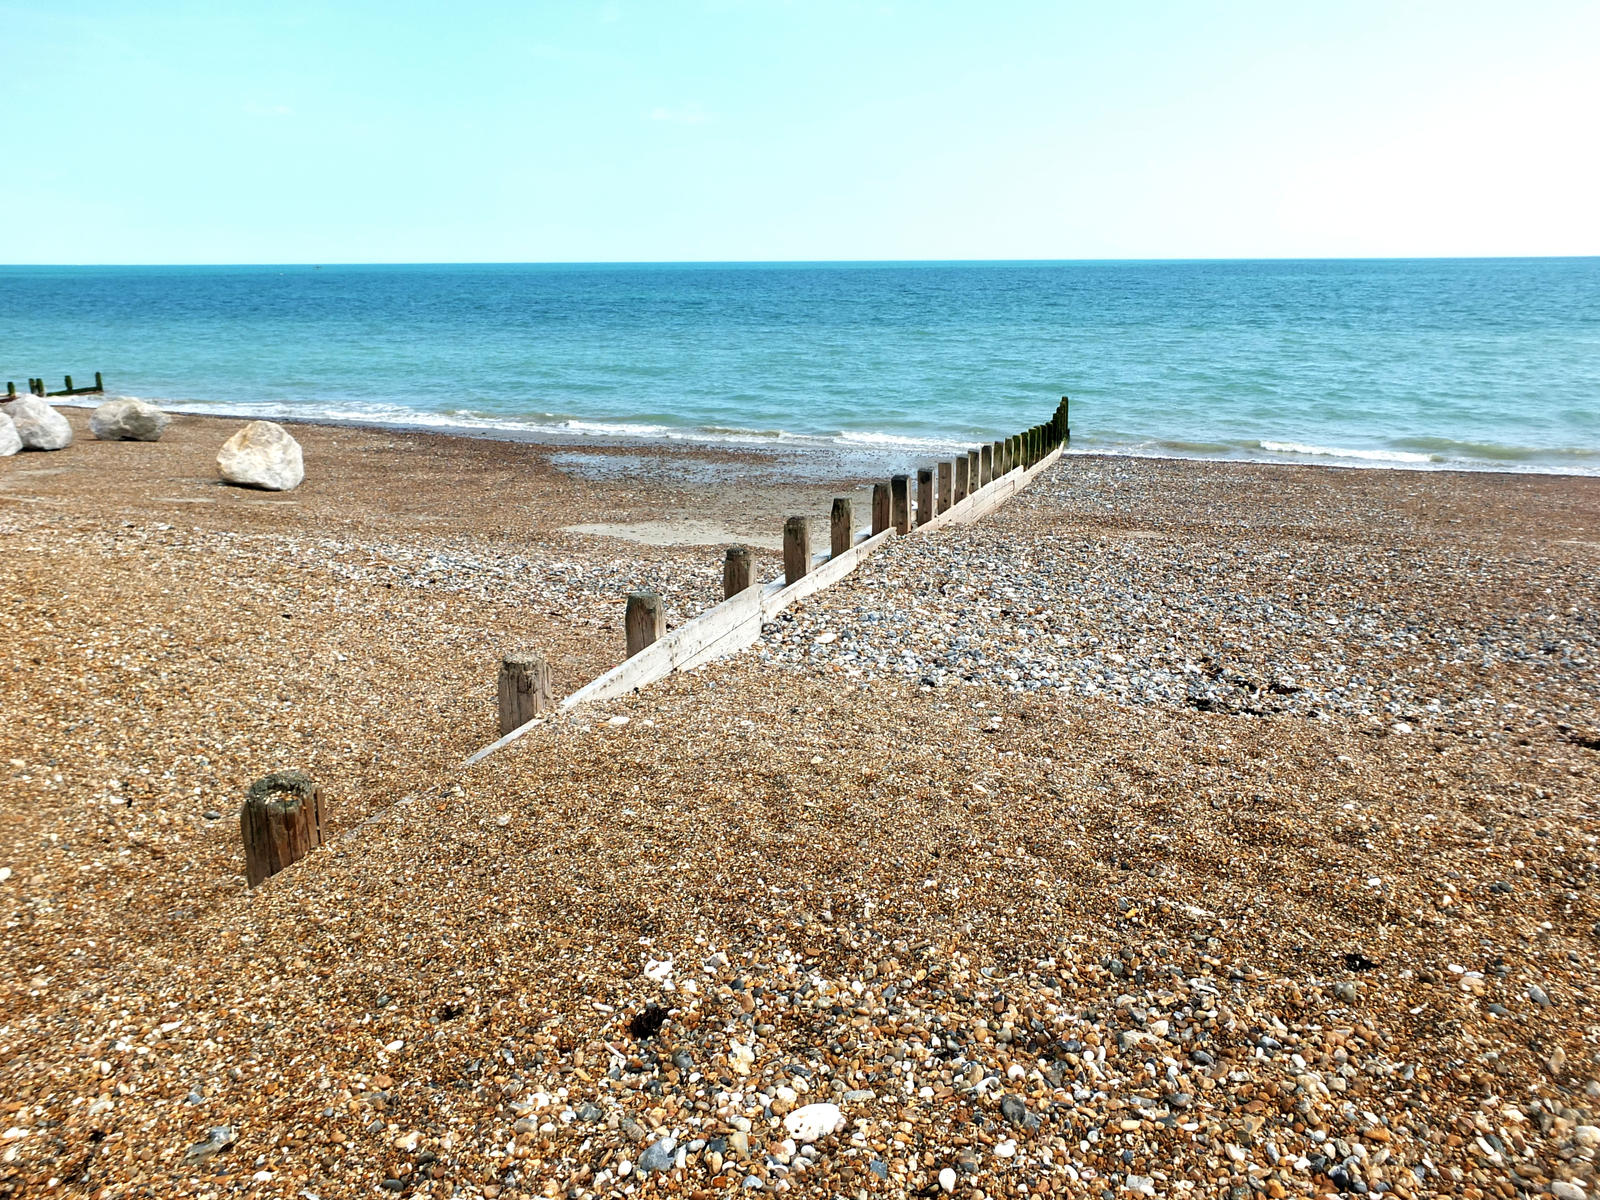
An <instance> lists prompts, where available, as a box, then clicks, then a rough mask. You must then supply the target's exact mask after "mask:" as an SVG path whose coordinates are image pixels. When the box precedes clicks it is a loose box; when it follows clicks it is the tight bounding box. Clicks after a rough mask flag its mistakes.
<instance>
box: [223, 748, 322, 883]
mask: <svg viewBox="0 0 1600 1200" xmlns="http://www.w3.org/2000/svg"><path fill="white" fill-rule="evenodd" d="M239 835H240V837H241V838H243V840H244V877H245V879H246V881H247V882H248V883H249V884H250V886H251V887H255V886H257V885H258V884H260V883H261V882H262V881H263V880H264V879H266V878H267V877H268V876H269V875H276V874H277V873H278V872H279V871H281V870H283V869H284V868H285V867H287V866H291V865H293V864H294V863H296V862H298V861H300V859H302V858H304V857H305V856H306V855H307V854H309V853H310V852H311V851H313V850H315V849H316V848H317V847H318V846H320V845H322V789H321V788H319V787H318V786H317V785H316V784H315V783H312V782H311V777H310V776H309V775H307V774H306V773H305V772H304V771H275V772H273V773H272V774H271V775H267V776H265V777H263V778H261V779H258V780H256V781H255V782H254V783H252V784H251V785H250V790H249V791H248V792H246V793H245V798H244V804H243V805H242V806H241V807H240V809H239Z"/></svg>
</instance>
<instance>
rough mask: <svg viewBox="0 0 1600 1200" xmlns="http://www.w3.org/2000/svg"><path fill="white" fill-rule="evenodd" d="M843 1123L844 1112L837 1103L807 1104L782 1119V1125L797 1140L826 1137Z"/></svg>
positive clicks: (805, 1140)
mask: <svg viewBox="0 0 1600 1200" xmlns="http://www.w3.org/2000/svg"><path fill="white" fill-rule="evenodd" d="M843 1124H844V1113H843V1112H842V1111H841V1110H840V1108H839V1106H838V1105H837V1104H807V1105H806V1106H805V1107H804V1108H797V1109H795V1110H794V1111H793V1112H792V1113H790V1114H789V1115H788V1116H786V1117H785V1118H784V1119H783V1127H784V1128H785V1129H787V1130H788V1131H789V1136H790V1137H792V1138H794V1140H795V1141H797V1142H814V1141H816V1140H817V1139H818V1138H824V1137H827V1136H828V1135H829V1134H830V1133H832V1132H833V1131H834V1130H835V1129H838V1128H839V1126H841V1125H843Z"/></svg>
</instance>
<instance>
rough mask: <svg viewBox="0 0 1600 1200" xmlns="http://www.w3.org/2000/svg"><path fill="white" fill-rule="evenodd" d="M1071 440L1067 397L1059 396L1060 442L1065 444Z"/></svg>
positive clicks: (1070, 422) (1070, 421)
mask: <svg viewBox="0 0 1600 1200" xmlns="http://www.w3.org/2000/svg"><path fill="white" fill-rule="evenodd" d="M1071 440H1072V417H1071V409H1070V407H1069V402H1068V398H1067V397H1066V396H1063V397H1061V444H1062V445H1066V444H1067V443H1068V442H1070V441H1071Z"/></svg>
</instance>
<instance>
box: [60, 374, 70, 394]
mask: <svg viewBox="0 0 1600 1200" xmlns="http://www.w3.org/2000/svg"><path fill="white" fill-rule="evenodd" d="M62 378H63V379H65V380H66V381H67V391H69V392H70V391H71V390H72V376H71V375H63V376H62Z"/></svg>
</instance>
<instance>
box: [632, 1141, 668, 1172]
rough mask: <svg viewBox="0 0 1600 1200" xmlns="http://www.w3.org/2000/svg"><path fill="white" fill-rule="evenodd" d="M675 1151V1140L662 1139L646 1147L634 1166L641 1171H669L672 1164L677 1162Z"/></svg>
mask: <svg viewBox="0 0 1600 1200" xmlns="http://www.w3.org/2000/svg"><path fill="white" fill-rule="evenodd" d="M677 1150H678V1142H677V1139H675V1138H672V1137H664V1138H662V1139H661V1140H660V1141H659V1142H656V1143H654V1144H653V1145H651V1146H649V1147H647V1148H646V1149H645V1152H644V1153H643V1154H641V1155H639V1161H638V1163H636V1164H635V1165H636V1166H637V1167H638V1169H639V1170H641V1171H670V1170H671V1169H672V1164H673V1163H674V1162H676V1161H677V1158H678V1155H677Z"/></svg>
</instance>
